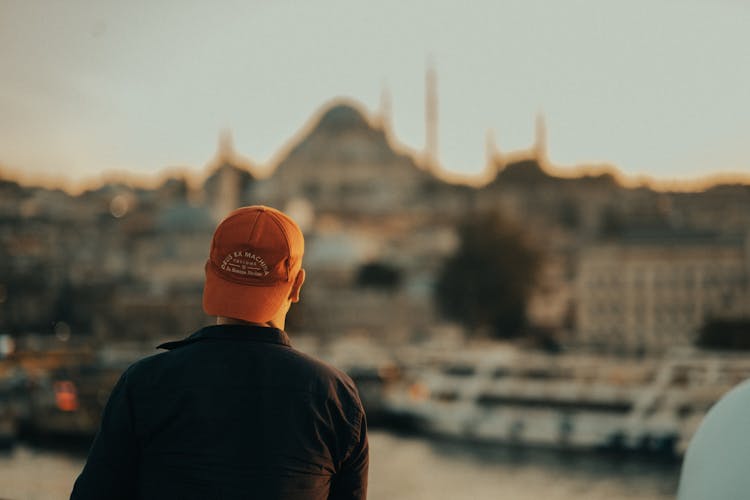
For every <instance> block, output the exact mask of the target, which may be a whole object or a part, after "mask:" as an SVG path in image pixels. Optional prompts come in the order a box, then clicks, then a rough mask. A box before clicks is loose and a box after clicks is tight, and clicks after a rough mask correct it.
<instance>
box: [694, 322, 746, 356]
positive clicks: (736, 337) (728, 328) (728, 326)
mask: <svg viewBox="0 0 750 500" xmlns="http://www.w3.org/2000/svg"><path fill="white" fill-rule="evenodd" d="M695 344H696V345H697V346H698V347H701V348H703V349H719V350H736V351H748V350H750V318H736V319H716V318H708V319H707V320H706V322H705V323H704V324H703V326H702V327H701V329H700V331H699V332H698V338H697V339H696V341H695Z"/></svg>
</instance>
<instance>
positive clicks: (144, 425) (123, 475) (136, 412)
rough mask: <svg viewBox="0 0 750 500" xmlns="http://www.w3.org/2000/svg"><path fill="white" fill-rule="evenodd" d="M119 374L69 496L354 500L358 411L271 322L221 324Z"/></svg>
mask: <svg viewBox="0 0 750 500" xmlns="http://www.w3.org/2000/svg"><path fill="white" fill-rule="evenodd" d="M159 347H161V348H165V349H168V350H169V352H164V353H160V354H157V355H155V356H151V357H148V358H146V359H143V360H141V361H139V362H137V363H135V364H134V365H132V366H131V367H130V368H128V369H127V370H126V371H125V373H124V374H123V375H122V377H121V378H120V380H119V382H118V383H117V385H116V386H115V388H114V390H113V391H112V395H111V396H110V399H109V402H108V403H107V406H106V408H105V410H104V414H103V416H102V423H101V428H100V430H99V433H98V434H97V436H96V438H95V440H94V443H93V445H92V448H91V451H90V452H89V457H88V460H87V462H86V465H85V467H84V469H83V471H82V472H81V475H80V476H79V477H78V479H77V481H76V483H75V486H74V487H73V493H72V494H71V499H75V500H79V499H96V500H104V499H107V500H113V499H148V500H151V499H160V500H164V499H180V500H188V499H201V500H211V499H251V498H252V499H255V498H257V499H262V500H264V499H305V500H315V499H326V498H335V499H339V498H341V499H360V498H365V497H366V490H367V467H368V445H367V431H366V424H365V415H364V412H363V410H362V404H361V403H360V400H359V396H358V394H357V390H356V388H355V387H354V383H353V382H352V381H351V379H350V378H349V377H348V376H346V375H345V374H344V373H342V372H340V371H338V370H336V369H335V368H332V367H330V366H328V365H326V364H325V363H322V362H320V361H317V360H315V359H313V358H311V357H308V356H306V355H304V354H302V353H300V352H298V351H296V350H294V349H293V348H292V347H291V345H290V343H289V338H288V337H287V335H286V334H285V333H284V332H283V331H281V330H277V329H275V328H265V327H256V326H244V325H242V326H240V325H222V326H210V327H206V328H203V329H201V330H199V331H198V332H196V333H195V334H193V335H191V336H190V337H188V338H187V339H185V340H182V341H177V342H168V343H166V344H162V345H161V346H159Z"/></svg>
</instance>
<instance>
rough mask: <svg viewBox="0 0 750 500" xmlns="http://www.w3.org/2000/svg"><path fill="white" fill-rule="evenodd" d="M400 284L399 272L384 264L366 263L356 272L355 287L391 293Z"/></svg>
mask: <svg viewBox="0 0 750 500" xmlns="http://www.w3.org/2000/svg"><path fill="white" fill-rule="evenodd" d="M400 284H401V271H400V270H399V269H398V268H396V267H394V266H392V265H390V264H388V263H385V262H368V263H367V264H364V265H362V266H361V267H360V268H359V270H358V271H357V286H359V287H362V288H377V289H380V290H385V291H393V290H395V289H396V288H398V286H399V285H400Z"/></svg>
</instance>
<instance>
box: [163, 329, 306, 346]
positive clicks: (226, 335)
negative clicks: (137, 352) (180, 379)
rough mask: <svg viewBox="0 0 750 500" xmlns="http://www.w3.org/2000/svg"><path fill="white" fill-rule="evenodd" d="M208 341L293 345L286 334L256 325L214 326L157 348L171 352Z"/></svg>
mask: <svg viewBox="0 0 750 500" xmlns="http://www.w3.org/2000/svg"><path fill="white" fill-rule="evenodd" d="M207 339H217V340H242V341H250V342H266V343H269V344H279V345H283V346H287V347H291V345H292V343H291V342H290V341H289V336H288V335H287V334H286V332H284V331H283V330H279V329H278V328H272V327H270V326H268V327H266V326H255V325H212V326H206V327H203V328H201V329H200V330H198V331H197V332H195V333H194V334H192V335H191V336H189V337H187V338H186V339H183V340H175V341H172V342H164V343H163V344H159V345H158V346H156V348H157V349H167V350H170V351H171V350H172V349H176V348H177V347H182V346H184V345H188V344H193V343H195V342H199V341H201V340H207Z"/></svg>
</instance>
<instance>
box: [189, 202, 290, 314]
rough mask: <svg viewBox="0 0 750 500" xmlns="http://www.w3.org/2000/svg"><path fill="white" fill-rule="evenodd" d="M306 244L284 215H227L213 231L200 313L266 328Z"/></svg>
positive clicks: (258, 211) (264, 211)
mask: <svg viewBox="0 0 750 500" xmlns="http://www.w3.org/2000/svg"><path fill="white" fill-rule="evenodd" d="M304 251H305V240H304V238H303V236H302V231H300V228H299V227H298V226H297V224H296V223H295V222H294V221H293V220H292V219H290V218H289V217H288V216H287V215H285V214H284V213H282V212H280V211H278V210H276V209H274V208H270V207H264V206H261V205H256V206H251V207H242V208H238V209H237V210H235V211H233V212H231V213H230V214H229V215H228V216H227V217H226V218H225V219H224V220H223V221H221V223H220V224H219V227H217V228H216V231H215V232H214V237H213V239H212V240H211V253H210V255H209V257H208V262H206V283H205V286H204V287H203V310H204V311H205V312H206V314H208V315H210V316H225V317H228V318H237V319H242V320H245V321H250V322H253V323H265V322H267V321H269V320H271V318H272V317H273V315H274V314H275V313H276V312H277V311H278V310H279V308H280V307H281V305H282V304H283V303H284V300H286V299H287V298H288V297H289V294H290V292H291V289H292V284H293V283H294V278H295V277H296V275H297V273H298V272H299V270H300V269H301V268H302V254H303V253H304Z"/></svg>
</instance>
